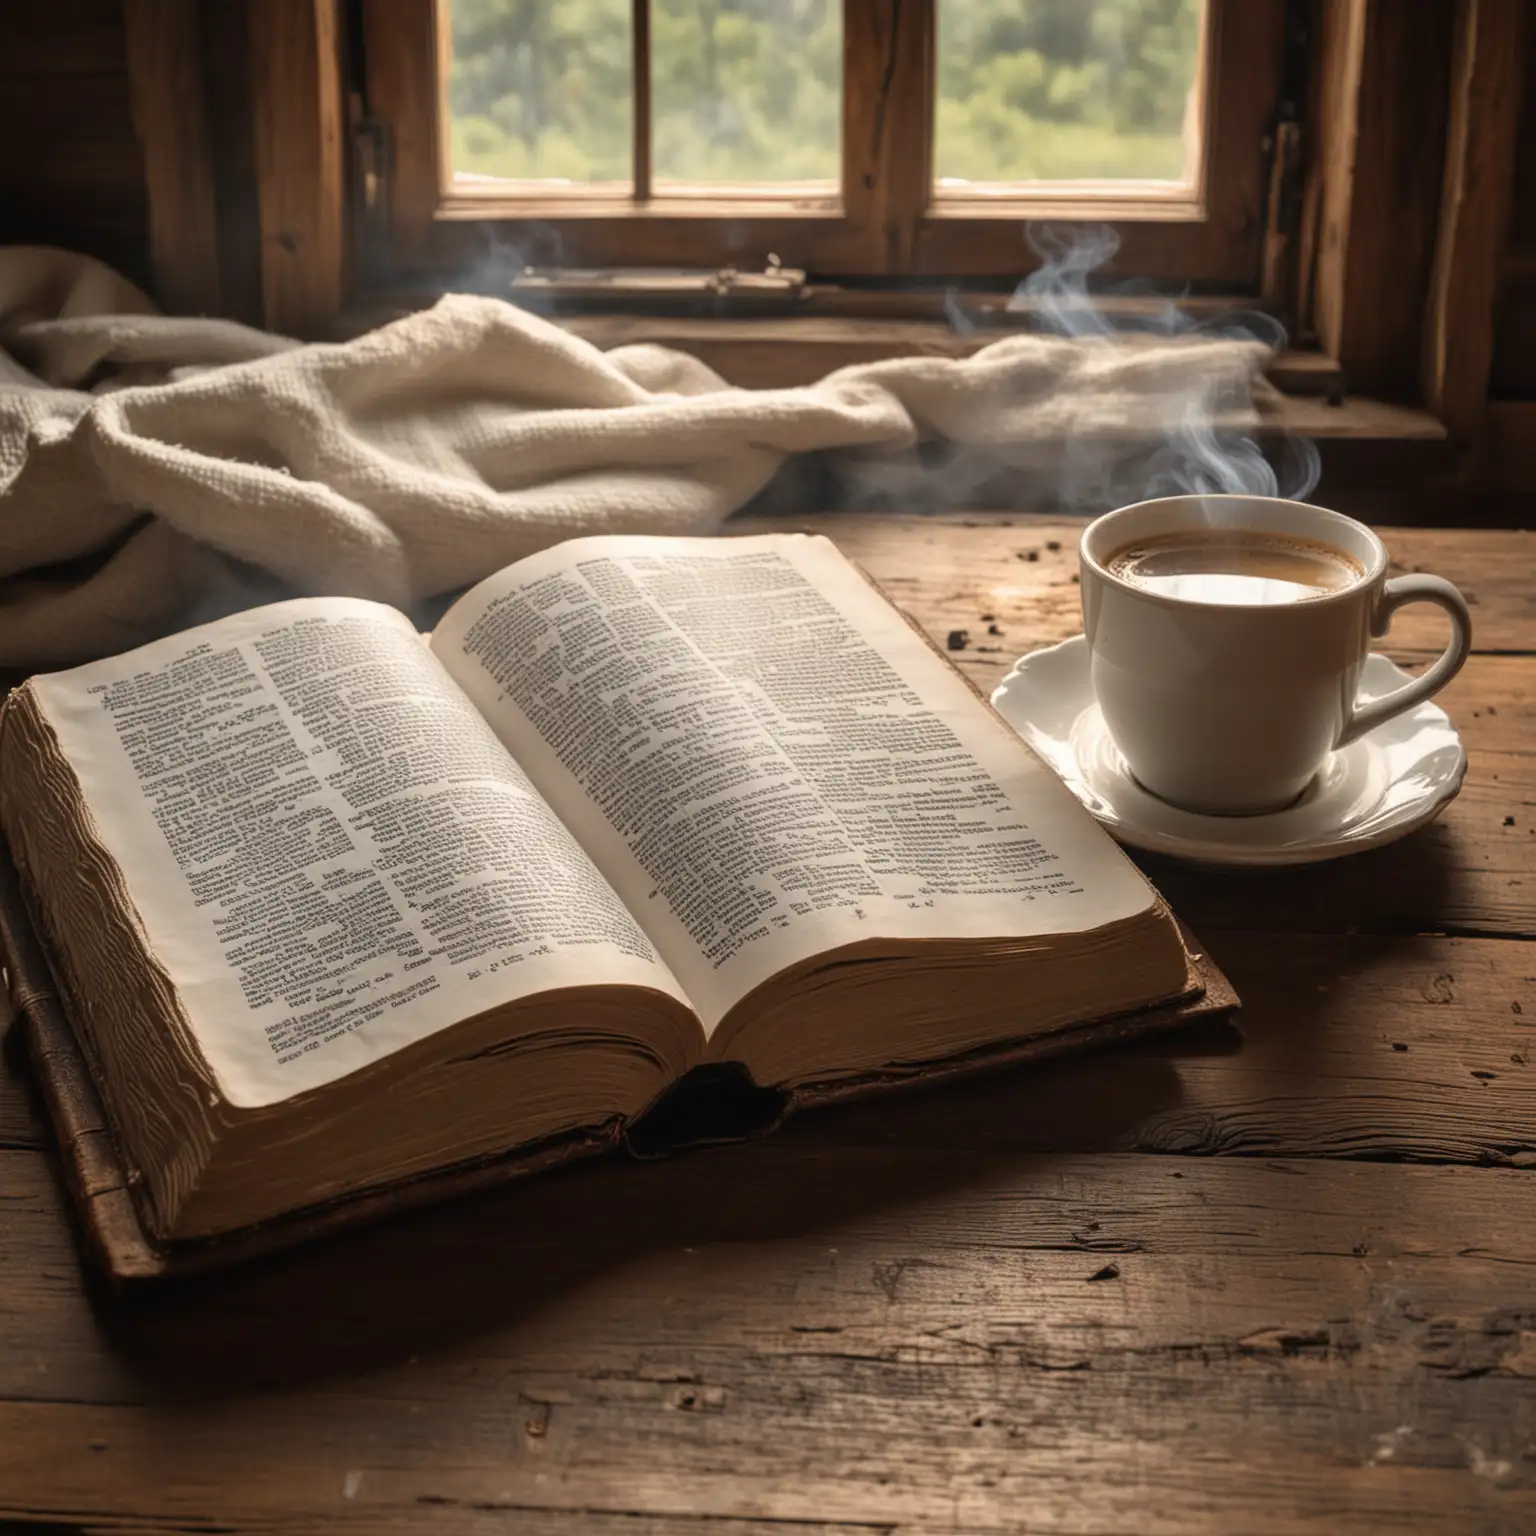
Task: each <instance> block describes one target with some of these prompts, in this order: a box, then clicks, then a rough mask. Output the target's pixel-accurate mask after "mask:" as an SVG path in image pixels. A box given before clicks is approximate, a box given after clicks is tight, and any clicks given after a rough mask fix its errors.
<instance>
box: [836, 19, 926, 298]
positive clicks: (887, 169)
mask: <svg viewBox="0 0 1536 1536" xmlns="http://www.w3.org/2000/svg"><path fill="white" fill-rule="evenodd" d="M936 11H937V0H843V38H844V43H843V207H844V210H845V212H846V215H847V218H848V220H849V223H850V224H851V225H852V226H853V227H854V230H855V231H856V232H857V237H858V239H859V243H860V244H861V246H862V247H863V249H864V250H865V252H866V253H867V260H868V263H869V270H870V271H871V272H876V273H897V272H908V271H911V270H913V268H914V263H915V259H916V253H917V240H918V233H919V230H920V228H921V226H922V220H923V214H924V212H925V211H926V209H927V207H928V201H929V197H930V191H931V186H932V174H931V169H930V167H931V166H932V163H933V94H934V93H933V71H934V57H935V31H936V25H937V17H936Z"/></svg>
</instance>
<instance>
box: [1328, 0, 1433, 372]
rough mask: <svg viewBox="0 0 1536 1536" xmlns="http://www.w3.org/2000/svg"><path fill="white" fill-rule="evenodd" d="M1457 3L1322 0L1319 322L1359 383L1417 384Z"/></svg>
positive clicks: (1332, 350)
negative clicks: (1455, 4)
mask: <svg viewBox="0 0 1536 1536" xmlns="http://www.w3.org/2000/svg"><path fill="white" fill-rule="evenodd" d="M1450 22H1451V7H1450V6H1448V5H1445V4H1444V3H1443V0H1323V4H1322V26H1321V29H1320V38H1321V48H1320V50H1319V63H1318V69H1319V78H1318V80H1317V82H1316V84H1315V86H1314V99H1315V100H1316V101H1317V103H1318V107H1317V111H1316V113H1315V114H1313V126H1314V128H1315V133H1314V139H1315V142H1316V146H1317V147H1316V151H1315V167H1314V169H1315V173H1316V175H1317V177H1318V178H1319V180H1320V184H1321V190H1320V198H1321V205H1320V216H1321V224H1320V230H1319V238H1318V249H1317V258H1316V262H1317V265H1316V271H1315V273H1314V274H1313V281H1312V292H1313V303H1314V314H1313V317H1312V318H1313V321H1314V323H1315V329H1316V332H1317V335H1318V337H1319V339H1320V341H1321V343H1322V346H1323V349H1324V351H1326V352H1328V353H1329V354H1330V355H1331V356H1333V357H1336V358H1338V359H1339V361H1340V362H1341V363H1342V364H1343V366H1344V369H1345V372H1346V374H1347V375H1348V378H1349V381H1350V387H1351V388H1352V389H1358V390H1360V391H1362V392H1363V393H1366V394H1371V395H1383V396H1386V397H1389V398H1413V397H1414V396H1415V395H1416V394H1417V392H1418V381H1419V376H1420V358H1421V354H1422V349H1423V338H1422V317H1423V314H1424V303H1425V296H1426V294H1427V292H1428V287H1429V277H1430V267H1431V263H1432V260H1433V256H1434V247H1435V238H1436V229H1437V214H1438V207H1439V189H1440V184H1441V181H1442V179H1443V175H1444V163H1445V153H1444V151H1445V123H1446V101H1447V96H1448V91H1449V72H1448V69H1447V66H1446V62H1445V61H1446V59H1447V57H1448V54H1449V50H1450V41H1451V36H1450Z"/></svg>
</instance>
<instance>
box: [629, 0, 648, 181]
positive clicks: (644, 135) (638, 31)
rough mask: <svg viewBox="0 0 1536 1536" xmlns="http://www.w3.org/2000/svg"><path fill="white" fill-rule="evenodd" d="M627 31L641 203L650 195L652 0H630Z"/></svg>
mask: <svg viewBox="0 0 1536 1536" xmlns="http://www.w3.org/2000/svg"><path fill="white" fill-rule="evenodd" d="M630 35H631V37H632V38H633V40H634V60H633V63H632V65H631V74H632V76H633V88H634V89H633V94H634V103H635V119H634V128H633V136H634V169H633V179H634V184H635V190H634V199H635V201H636V202H637V203H644V202H648V201H649V200H650V196H651V0H633V4H632V8H631V11H630Z"/></svg>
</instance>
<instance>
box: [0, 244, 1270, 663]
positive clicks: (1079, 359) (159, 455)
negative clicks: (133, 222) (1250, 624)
mask: <svg viewBox="0 0 1536 1536" xmlns="http://www.w3.org/2000/svg"><path fill="white" fill-rule="evenodd" d="M0 349H3V350H0V666H3V667H7V668H18V667H20V668H36V667H46V666H54V665H60V664H68V663H72V662H76V661H80V660H83V659H86V658H88V657H92V656H97V655H102V654H105V653H107V652H111V651H115V650H121V649H123V648H125V647H127V646H130V645H133V644H136V643H138V642H140V641H143V640H146V639H149V638H151V637H153V636H154V635H157V634H160V633H164V632H166V631H167V630H170V629H173V628H176V627H179V626H181V625H183V624H186V623H189V622H194V621H196V620H197V619H199V618H203V617H210V616H212V615H213V614H215V613H219V612H225V611H229V610H230V609H233V608H235V607H238V606H241V605H243V604H247V603H250V602H253V601H261V600H268V599H270V598H272V597H274V596H278V595H282V594H285V593H308V594H317V593H334V594H348V595H352V596H361V597H372V598H378V599H381V600H382V601H385V602H390V603H395V604H399V605H402V606H410V605H411V604H413V603H416V602H418V601H421V600H423V599H426V598H429V597H432V596H435V595H437V594H440V593H443V592H447V591H451V590H453V589H456V588H459V587H462V586H465V585H467V584H468V583H470V582H473V581H475V580H478V579H479V578H480V577H482V576H485V575H488V574H489V573H490V572H492V571H494V570H496V569H498V568H499V567H501V566H503V565H505V564H507V563H508V562H509V561H512V560H515V559H517V558H519V557H520V556H523V555H526V554H529V553H532V552H533V551H534V550H537V549H540V548H542V547H544V546H545V545H548V544H550V543H553V542H556V541H558V540H560V539H564V538H570V537H574V536H576V535H580V534H589V533H641V532H644V533H695V534H696V533H705V532H710V531H713V530H715V529H716V528H718V527H719V525H720V523H721V521H722V520H723V519H724V518H725V517H726V516H727V515H728V514H729V513H730V512H732V511H733V510H735V509H736V508H737V507H739V506H741V505H742V504H743V503H744V502H746V501H747V500H748V499H750V498H751V497H752V496H753V495H754V494H755V493H756V492H757V491H758V490H760V489H761V488H762V486H763V485H764V484H766V482H767V481H768V480H769V478H770V477H771V476H772V475H773V473H774V471H775V470H776V469H777V468H778V467H779V465H780V464H781V463H783V461H784V460H785V459H786V458H787V457H788V456H789V455H791V454H796V453H804V452H807V451H810V450H815V449H831V448H838V449H850V450H859V451H866V452H884V453H890V452H894V451H899V450H901V449H904V448H909V447H910V446H911V445H913V444H914V443H915V442H917V441H919V440H921V439H924V438H930V437H946V438H950V439H953V440H955V441H958V442H973V443H987V444H993V445H998V446H999V447H1000V448H1002V449H1003V450H1004V451H1005V452H1006V453H1007V454H1008V455H1009V456H1010V458H1011V459H1016V460H1017V461H1019V462H1021V463H1025V462H1029V461H1030V460H1031V457H1032V456H1046V455H1049V454H1051V453H1052V452H1055V451H1059V449H1060V445H1061V444H1062V443H1063V442H1065V441H1068V440H1071V439H1076V440H1079V441H1080V440H1082V439H1084V438H1088V439H1090V440H1091V439H1092V438H1093V436H1094V435H1095V434H1105V435H1109V434H1118V435H1122V436H1123V435H1128V434H1129V435H1134V434H1137V433H1142V432H1144V433H1148V434H1154V433H1158V432H1161V431H1163V430H1165V429H1166V428H1167V427H1168V425H1169V420H1170V412H1175V413H1176V412H1178V411H1179V410H1181V409H1183V406H1181V404H1180V402H1184V401H1189V400H1191V399H1194V400H1198V401H1200V402H1202V409H1203V408H1205V406H1207V405H1208V404H1209V403H1210V402H1212V401H1216V402H1220V404H1221V407H1222V409H1223V410H1224V411H1226V412H1227V414H1228V416H1229V418H1230V417H1231V416H1232V414H1233V413H1234V412H1235V413H1236V417H1237V419H1239V420H1244V419H1248V418H1249V417H1250V416H1251V413H1252V388H1253V385H1254V382H1255V379H1256V376H1257V373H1258V370H1259V369H1260V368H1261V366H1262V364H1263V362H1264V360H1265V359H1266V357H1267V356H1268V351H1267V349H1266V347H1265V346H1264V345H1263V344H1261V343H1259V342H1255V341H1251V340H1243V339H1238V340H1231V339H1220V338H1209V337H1204V336H1194V337H1186V338H1183V339H1178V340H1167V341H1165V342H1162V343H1161V344H1159V345H1155V346H1139V347H1116V346H1108V345H1103V344H1099V343H1094V342H1091V341H1090V342H1080V341H1074V340H1070V339H1067V338H1063V337H1054V336H1041V335H1013V336H1008V337H1006V338H1004V339H1002V340H999V341H997V342H995V343H993V344H992V345H990V346H987V347H984V348H983V349H982V350H980V351H979V352H977V353H976V354H975V355H974V356H972V357H969V358H966V359H961V360H957V359H948V358H933V357H914V358H903V359H900V360H896V361H889V362H881V363H872V364H865V365H860V366H856V367H851V368H845V369H842V370H840V371H838V372H836V373H833V374H830V375H828V376H827V377H826V378H824V379H822V380H821V381H820V382H819V383H816V384H814V385H811V386H808V387H806V388H798V389H782V390H745V389H735V388H732V387H730V386H728V385H726V384H725V383H724V381H722V380H721V379H720V378H719V377H718V375H716V374H715V373H714V372H712V371H711V370H710V369H709V368H707V367H705V366H704V365H703V364H702V363H700V362H698V361H697V360H696V359H694V358H691V357H688V356H686V355H684V354H682V353H678V352H673V351H669V350H667V349H664V348H660V347H654V346H624V347H618V348H615V349H614V350H613V351H611V352H606V353H605V352H601V351H599V350H598V349H597V348H596V347H594V346H592V345H590V344H589V343H587V342H584V341H582V340H580V339H578V338H576V337H574V336H572V335H570V334H569V333H567V332H566V331H564V330H562V329H561V328H560V327H559V326H557V325H554V324H552V323H550V322H549V321H546V320H543V319H540V318H538V317H537V316H535V315H532V314H529V313H528V312H527V311H525V310H521V309H518V308H516V307H515V306H513V305H511V304H508V303H505V302H503V301H501V300H499V299H494V298H486V297H480V296H472V295H463V294H450V295H448V296H446V297H444V298H443V299H441V300H439V302H438V303H437V304H436V305H434V306H433V307H432V308H431V309H427V310H424V311H422V312H420V313H417V314H412V315H409V316H407V317H406V318H404V319H401V320H398V321H395V322H394V323H392V324H389V325H385V326H383V327H381V328H380V329H378V330H375V331H372V332H370V333H368V334H366V335H363V336H360V337H358V338H357V339H355V340H352V341H346V342H340V343H336V344H325V345H301V344H300V343H298V342H295V341H292V340H290V339H288V338H285V337H280V336H272V335H268V334H266V333H264V332H261V331H256V330H252V329H250V328H248V327H245V326H240V325H235V324H233V323H231V322H228V321H223V320H212V319H200V318H193V319H186V318H175V317H170V316H165V315H160V314H158V313H157V312H156V311H155V307H154V305H153V303H152V302H151V301H150V300H149V299H148V297H147V296H146V295H145V294H143V293H142V292H141V291H139V290H138V289H137V288H135V287H134V286H133V285H132V284H131V283H129V282H127V281H126V280H125V279H123V278H121V277H120V276H118V275H117V274H116V273H114V272H112V271H111V270H110V269H109V268H106V267H104V266H102V265H101V264H100V263H99V262H96V261H93V260H91V259H90V258H88V257H84V256H79V255H73V254H69V253H66V252H62V251H55V250H47V249H42V248H11V249H5V250H0Z"/></svg>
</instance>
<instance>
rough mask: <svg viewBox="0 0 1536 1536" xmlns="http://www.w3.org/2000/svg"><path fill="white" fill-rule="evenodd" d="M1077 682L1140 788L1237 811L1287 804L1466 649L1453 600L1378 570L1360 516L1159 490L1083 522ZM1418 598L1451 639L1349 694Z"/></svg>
mask: <svg viewBox="0 0 1536 1536" xmlns="http://www.w3.org/2000/svg"><path fill="white" fill-rule="evenodd" d="M1080 560H1081V578H1080V579H1081V583H1082V600H1083V627H1084V631H1085V634H1086V636H1087V641H1088V650H1089V667H1090V677H1091V680H1092V685H1093V692H1094V696H1095V698H1096V700H1097V701H1098V705H1099V708H1100V710H1101V711H1102V713H1103V716H1104V722H1105V724H1106V725H1107V726H1108V727H1109V732H1110V735H1111V736H1112V737H1113V738H1114V741H1115V745H1116V746H1117V747H1118V748H1119V750H1120V752H1121V753H1122V755H1123V756H1124V758H1125V762H1126V766H1127V768H1128V769H1129V770H1130V772H1131V773H1132V774H1133V775H1134V776H1135V778H1136V779H1137V780H1138V781H1139V782H1140V783H1141V784H1142V786H1143V787H1144V788H1146V789H1147V790H1149V791H1151V793H1153V794H1155V795H1157V796H1159V797H1160V798H1162V799H1164V800H1166V801H1168V802H1170V803H1171V804H1173V805H1177V806H1181V807H1183V808H1185V809H1188V810H1195V811H1204V812H1210V813H1216V814H1226V815H1242V814H1253V813H1258V812H1263V811H1272V810H1277V809H1279V808H1281V807H1282V806H1285V805H1288V804H1289V803H1291V802H1292V801H1293V800H1295V799H1296V798H1297V796H1298V795H1300V794H1301V792H1302V791H1303V790H1304V789H1305V788H1306V786H1307V784H1308V783H1309V782H1310V780H1311V779H1312V778H1313V776H1314V775H1315V774H1316V773H1317V770H1318V769H1319V768H1320V767H1321V766H1322V764H1323V762H1324V761H1325V759H1326V758H1327V757H1328V754H1329V753H1330V752H1332V751H1334V750H1336V749H1337V748H1339V747H1342V746H1345V745H1347V744H1348V743H1349V742H1351V741H1354V740H1355V739H1356V738H1358V737H1359V736H1361V735H1363V734H1364V733H1365V732H1366V731H1369V730H1371V729H1372V728H1373V727H1374V726H1376V725H1379V724H1380V723H1381V722H1382V721H1384V720H1388V719H1390V718H1391V717H1392V716H1394V715H1397V714H1400V713H1402V711H1404V710H1406V709H1411V708H1412V707H1413V706H1414V705H1416V704H1418V703H1420V702H1421V701H1422V700H1424V699H1426V698H1428V697H1429V696H1430V695H1431V694H1433V693H1436V692H1438V691H1439V690H1440V689H1441V688H1443V687H1444V686H1445V685H1446V684H1447V683H1448V682H1450V680H1451V679H1452V678H1453V677H1454V676H1455V675H1456V673H1457V672H1458V671H1460V669H1461V666H1462V664H1463V662H1465V660H1466V658H1467V654H1468V652H1469V651H1470V650H1471V646H1472V621H1471V615H1470V614H1469V613H1468V611H1467V604H1466V599H1465V598H1463V597H1462V595H1461V593H1460V592H1458V591H1457V590H1456V588H1455V587H1453V586H1452V585H1451V583H1450V582H1448V581H1444V580H1442V579H1441V578H1440V577H1438V576H1426V575H1419V574H1414V575H1411V576H1399V577H1396V578H1393V579H1390V580H1389V579H1388V576H1387V568H1388V559H1387V551H1386V548H1385V546H1384V545H1383V544H1382V542H1381V540H1380V539H1379V538H1377V536H1376V535H1375V534H1374V533H1373V532H1371V530H1370V529H1369V528H1367V527H1365V526H1364V524H1362V523H1357V522H1355V521H1354V520H1353V519H1352V518H1348V517H1345V516H1343V515H1342V514H1341V513H1338V512H1332V511H1329V510H1328V509H1327V508H1325V507H1314V506H1308V505H1306V504H1305V503H1302V502H1295V501H1283V500H1280V499H1278V498H1275V497H1264V496H1220V495H1218V496H1170V497H1164V498H1162V499H1160V500H1157V501H1146V502H1139V503H1138V504H1136V505H1135V506H1130V507H1122V508H1121V509H1120V510H1119V511H1116V512H1110V513H1107V514H1105V516H1103V517H1101V518H1098V519H1097V520H1096V521H1095V522H1093V523H1091V524H1090V525H1089V526H1088V528H1087V529H1086V531H1085V532H1084V534H1083V538H1082V545H1081V551H1080ZM1412 601H1425V602H1431V603H1435V604H1437V605H1439V606H1440V607H1441V608H1443V609H1444V610H1445V611H1446V613H1447V614H1448V615H1449V616H1450V620H1451V627H1452V636H1451V641H1450V644H1449V645H1448V646H1447V647H1446V650H1445V652H1444V654H1443V655H1441V656H1440V658H1439V659H1438V660H1437V661H1435V662H1434V663H1433V665H1431V666H1430V667H1429V668H1428V670H1427V671H1425V672H1424V673H1423V675H1422V676H1420V677H1417V678H1415V679H1414V680H1413V681H1412V682H1409V683H1406V684H1404V685H1403V686H1402V687H1401V688H1398V689H1396V690H1395V691H1393V692H1392V693H1390V694H1387V695H1386V696H1385V697H1383V698H1378V699H1371V700H1361V699H1360V698H1359V697H1358V690H1359V685H1360V674H1361V670H1362V668H1363V666H1364V663H1365V658H1366V655H1367V654H1368V653H1369V651H1370V648H1371V640H1372V638H1373V637H1377V636H1380V635H1383V634H1385V633H1386V630H1387V626H1388V624H1389V623H1390V622H1391V616H1392V613H1393V612H1394V610H1396V609H1397V608H1398V607H1400V606H1401V605H1402V604H1403V603H1406V602H1412Z"/></svg>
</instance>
